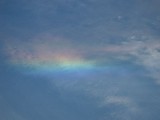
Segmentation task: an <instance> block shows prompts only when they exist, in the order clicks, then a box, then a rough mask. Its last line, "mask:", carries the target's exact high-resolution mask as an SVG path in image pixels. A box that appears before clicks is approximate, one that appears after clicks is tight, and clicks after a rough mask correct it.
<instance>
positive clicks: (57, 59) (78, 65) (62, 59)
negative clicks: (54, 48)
mask: <svg viewBox="0 0 160 120" xmlns="http://www.w3.org/2000/svg"><path fill="white" fill-rule="evenodd" d="M14 65H16V66H20V67H23V68H29V69H31V70H32V71H34V72H40V73H47V72H48V73H50V72H57V71H85V70H91V69H93V68H94V66H95V62H93V61H89V60H84V59H82V58H79V57H73V56H63V55H59V56H52V57H47V58H44V56H43V57H42V56H41V57H38V58H32V59H19V60H17V59H16V60H15V62H14Z"/></svg>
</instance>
